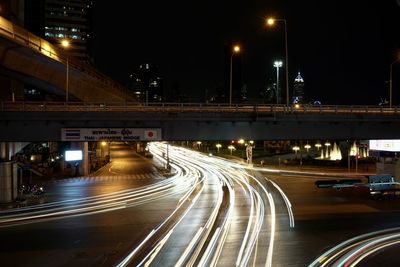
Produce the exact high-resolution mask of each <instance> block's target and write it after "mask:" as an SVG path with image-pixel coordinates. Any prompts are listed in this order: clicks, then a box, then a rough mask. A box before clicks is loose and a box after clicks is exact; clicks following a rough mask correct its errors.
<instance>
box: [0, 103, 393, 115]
mask: <svg viewBox="0 0 400 267" xmlns="http://www.w3.org/2000/svg"><path fill="white" fill-rule="evenodd" d="M0 111H1V112H139V113H140V112H143V113H174V112H175V113H184V112H187V113H189V112H192V113H255V114H277V113H281V114H285V113H296V114H316V113H321V114H380V115H385V114H386V115H395V114H396V115H397V114H399V113H400V109H399V107H391V108H389V107H383V106H358V105H357V106H345V105H321V106H311V105H303V106H300V107H298V108H296V107H294V106H289V107H287V106H284V105H272V104H235V105H232V106H229V104H224V103H219V104H214V103H212V104H210V103H148V104H144V103H134V102H132V103H131V102H125V103H120V102H118V103H99V102H32V101H29V102H21V101H14V102H12V101H3V102H0Z"/></svg>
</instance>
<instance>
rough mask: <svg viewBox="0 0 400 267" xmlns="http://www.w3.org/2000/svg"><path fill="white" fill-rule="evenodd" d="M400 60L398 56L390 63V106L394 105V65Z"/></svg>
mask: <svg viewBox="0 0 400 267" xmlns="http://www.w3.org/2000/svg"><path fill="white" fill-rule="evenodd" d="M399 60H400V57H399V58H397V59H396V60H395V61H393V62H392V63H391V64H390V74H389V76H390V77H389V107H390V108H391V107H392V98H393V65H394V64H396V63H397V62H398V61H399Z"/></svg>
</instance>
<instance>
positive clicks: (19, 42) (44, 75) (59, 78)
mask: <svg viewBox="0 0 400 267" xmlns="http://www.w3.org/2000/svg"><path fill="white" fill-rule="evenodd" d="M67 68H68V74H67ZM0 74H2V75H3V76H6V77H12V78H14V79H16V80H19V81H22V82H24V83H26V84H31V85H34V86H35V87H37V88H40V89H43V90H45V91H48V92H50V93H52V94H54V95H59V96H65V95H66V94H67V88H68V95H69V99H75V100H79V101H116V102H118V101H120V102H123V101H134V96H133V95H132V94H131V93H130V92H129V90H127V89H126V88H125V87H123V86H122V85H120V84H119V83H117V82H115V81H114V80H112V79H111V78H109V77H107V76H106V75H104V74H102V73H100V72H99V71H97V70H96V69H95V68H93V67H92V66H91V65H89V64H86V63H84V62H82V61H80V60H78V59H76V58H74V57H71V56H69V55H68V53H67V51H65V50H63V49H60V48H58V47H57V46H54V45H52V44H50V43H49V42H47V41H46V40H44V39H42V38H39V37H37V36H36V35H34V34H32V33H30V32H29V31H27V30H25V29H24V28H22V27H19V26H18V25H15V24H13V23H12V22H10V21H8V20H6V19H4V18H3V17H0ZM67 77H68V85H67Z"/></svg>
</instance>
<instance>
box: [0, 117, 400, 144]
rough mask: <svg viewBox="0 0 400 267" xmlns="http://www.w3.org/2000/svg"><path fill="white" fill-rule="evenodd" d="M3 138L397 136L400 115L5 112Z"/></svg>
mask: <svg viewBox="0 0 400 267" xmlns="http://www.w3.org/2000/svg"><path fill="white" fill-rule="evenodd" d="M1 115H2V116H1V117H0V129H1V131H0V141H7V142H17V141H19V142H31V141H60V140H61V129H62V128H160V129H161V135H162V140H166V141H180V140H232V139H238V138H244V139H247V140H312V139H398V138H400V118H399V117H398V116H386V117H385V116H377V117H373V116H368V117H367V118H364V117H363V116H360V115H354V116H349V115H344V116H337V115H336V116H326V115H321V116H318V115H304V114H303V115H302V116H298V115H296V114H286V115H280V116H264V117H263V116H260V115H258V116H255V115H254V114H253V115H252V114H229V115H228V114H220V115H218V114H205V113H202V114H195V113H190V114H188V113H137V112H135V113H129V112H64V113H62V112H2V114H1Z"/></svg>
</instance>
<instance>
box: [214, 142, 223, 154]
mask: <svg viewBox="0 0 400 267" xmlns="http://www.w3.org/2000/svg"><path fill="white" fill-rule="evenodd" d="M215 146H216V147H217V153H219V149H220V148H221V146H222V145H221V144H219V143H218V144H216V145H215Z"/></svg>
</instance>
